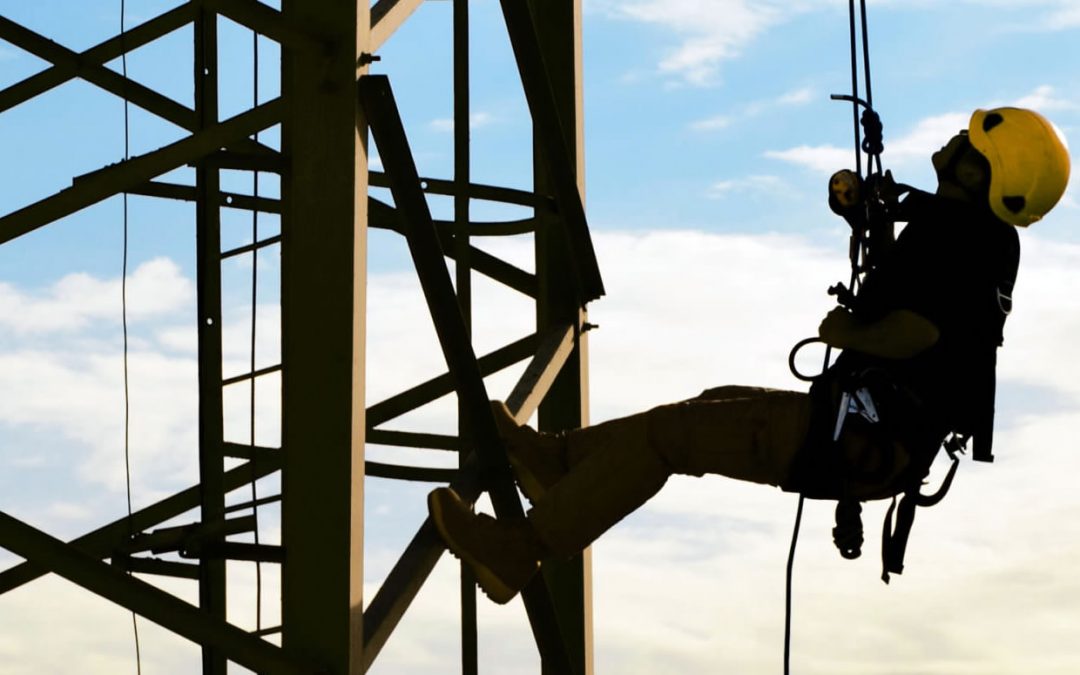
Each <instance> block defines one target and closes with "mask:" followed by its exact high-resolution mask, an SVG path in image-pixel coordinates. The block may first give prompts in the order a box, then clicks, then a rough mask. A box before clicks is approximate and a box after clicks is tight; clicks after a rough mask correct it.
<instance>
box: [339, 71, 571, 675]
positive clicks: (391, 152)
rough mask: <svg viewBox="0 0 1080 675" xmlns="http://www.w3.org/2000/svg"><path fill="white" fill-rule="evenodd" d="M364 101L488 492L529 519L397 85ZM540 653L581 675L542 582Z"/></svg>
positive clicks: (364, 88)
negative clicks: (433, 214) (407, 128)
mask: <svg viewBox="0 0 1080 675" xmlns="http://www.w3.org/2000/svg"><path fill="white" fill-rule="evenodd" d="M358 87H359V94H360V100H361V102H362V103H363V107H364V110H365V111H366V113H367V116H368V120H369V121H370V124H371V134H372V137H373V138H374V140H375V143H376V145H378V147H379V156H380V157H381V158H382V160H383V166H384V167H385V168H386V173H387V174H388V175H389V176H390V183H391V188H390V189H391V192H392V193H393V195H394V203H395V204H397V205H398V212H399V213H400V214H401V216H402V225H403V227H404V228H405V230H406V232H407V233H408V234H407V236H406V240H407V241H408V244H409V252H410V254H411V255H412V258H413V263H414V265H415V267H416V271H417V275H418V276H419V278H420V284H421V286H422V287H423V291H424V297H425V298H426V300H427V304H428V309H429V311H430V312H431V317H432V320H433V322H434V324H435V331H436V333H437V334H438V336H439V343H440V346H441V347H442V351H443V356H444V357H445V359H446V364H447V368H448V370H449V371H450V374H451V376H452V377H453V378H454V381H455V389H456V390H457V392H458V397H459V399H460V400H461V401H463V403H464V406H465V407H464V409H465V411H466V412H467V414H468V417H467V419H468V424H469V428H470V430H471V431H472V433H473V438H474V440H475V442H476V453H477V455H478V456H479V458H480V466H481V472H482V474H483V475H482V480H483V481H484V487H485V488H486V489H487V491H488V493H489V494H490V495H491V502H492V505H493V506H494V507H495V512H496V513H497V514H498V516H499V517H500V518H505V519H508V520H513V519H523V518H524V517H525V514H524V512H523V511H522V508H521V501H520V498H519V497H518V494H517V489H516V488H515V487H514V482H513V477H512V475H511V474H510V470H509V464H508V463H507V460H506V451H505V449H504V448H503V445H502V440H501V439H500V438H499V434H498V431H497V430H496V428H495V418H494V417H493V415H492V413H491V409H490V407H489V405H488V395H487V390H486V388H485V386H484V381H483V378H482V377H481V375H480V371H479V368H478V367H477V364H476V354H475V353H474V352H473V348H472V344H471V342H470V339H469V335H468V331H467V329H466V326H465V322H464V319H463V318H462V316H461V312H460V310H459V308H458V306H457V300H456V298H455V296H454V288H453V284H452V283H451V281H450V273H449V272H448V271H447V268H446V263H445V261H444V258H443V253H442V249H441V248H440V246H439V239H438V235H437V233H436V231H435V227H434V224H433V223H432V220H431V213H430V212H429V211H428V207H427V202H426V201H425V200H424V195H423V192H422V191H421V189H420V176H419V175H418V174H417V172H416V164H415V163H414V161H413V158H412V153H411V151H410V150H409V146H408V141H407V140H406V138H405V129H404V127H403V126H402V123H401V117H400V115H399V113H398V110H397V105H396V103H395V101H394V95H393V92H392V90H391V88H390V81H389V80H388V79H387V78H386V77H385V76H379V75H371V76H367V77H363V78H360V81H359V83H358ZM522 600H523V601H524V603H525V611H526V612H527V613H528V615H529V623H530V624H531V625H532V629H533V635H534V637H535V638H536V644H537V647H538V648H539V650H540V653H541V655H542V657H543V659H544V660H545V662H547V663H551V664H558V666H560V667H562V672H563V673H568V674H569V673H576V672H578V670H579V669H578V668H576V667H574V664H572V663H571V661H570V658H569V655H568V654H567V651H566V645H565V643H564V641H563V637H562V635H561V634H560V632H559V626H558V622H557V620H556V618H555V609H554V607H553V605H552V602H551V598H550V596H549V594H548V591H547V586H546V582H545V581H544V579H543V577H542V576H541V575H537V576H536V578H534V580H533V582H532V583H530V584H529V586H528V587H527V588H526V589H525V590H524V591H522Z"/></svg>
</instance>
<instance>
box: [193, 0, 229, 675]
mask: <svg viewBox="0 0 1080 675" xmlns="http://www.w3.org/2000/svg"><path fill="white" fill-rule="evenodd" d="M194 33H195V59H194V64H193V66H194V67H193V69H192V75H193V77H194V82H195V115H196V124H197V125H198V129H199V131H202V130H205V129H207V128H208V127H210V126H212V125H213V124H214V123H215V122H216V121H217V118H218V81H219V78H218V39H217V16H216V15H215V14H214V13H213V12H211V11H209V10H207V9H206V8H200V9H199V13H198V15H197V16H196V18H195V25H194ZM194 192H195V199H196V203H195V267H196V286H197V288H196V331H197V334H198V362H199V371H198V386H199V426H198V429H199V486H200V488H201V491H200V492H201V496H200V500H199V501H200V504H199V507H200V517H201V519H202V527H203V528H206V529H208V530H210V531H214V530H220V529H221V528H219V527H218V526H220V525H224V523H225V483H224V474H225V452H224V447H223V444H224V442H225V420H224V404H223V395H222V391H221V389H222V385H221V358H222V344H221V341H222V324H221V208H220V207H219V206H218V200H219V199H220V198H221V195H220V192H221V177H220V173H219V171H218V169H217V168H216V167H213V166H207V165H206V164H205V163H202V162H196V165H195V188H194ZM224 541H225V533H224V531H223V530H222V531H218V533H217V534H216V535H211V541H210V543H211V544H213V543H218V544H220V543H222V542H224ZM227 582H228V579H227V577H226V574H225V561H224V560H222V559H218V558H206V559H202V560H200V561H199V608H200V609H201V610H202V611H203V612H204V613H205V614H206V615H207V616H208V617H211V618H212V619H215V620H218V621H225V619H226V616H227V615H226V606H225V605H226V601H227V597H228V593H227V589H226V584H227ZM202 665H203V667H202V675H226V673H227V672H228V669H229V665H228V663H227V662H226V660H225V655H224V654H222V653H221V651H220V650H219V649H216V648H215V647H214V646H213V645H205V644H204V645H202Z"/></svg>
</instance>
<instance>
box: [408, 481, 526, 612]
mask: <svg viewBox="0 0 1080 675" xmlns="http://www.w3.org/2000/svg"><path fill="white" fill-rule="evenodd" d="M428 511H429V512H430V513H431V520H432V521H433V522H434V523H435V528H436V529H438V531H439V534H440V535H442V538H443V541H444V542H446V546H447V548H449V549H450V552H451V553H453V554H454V555H455V556H456V557H457V558H459V559H460V560H461V561H463V562H465V563H467V564H468V565H469V567H471V568H472V571H473V574H474V575H475V576H476V582H477V583H478V584H479V585H480V590H482V591H483V592H484V594H485V595H487V596H488V597H489V598H491V600H492V602H495V603H498V604H500V605H505V604H506V603H508V602H510V600H512V599H513V597H514V596H515V595H517V594H518V592H519V591H520V590H521V589H522V588H524V587H525V586H526V584H528V583H529V581H530V580H531V579H532V578H533V575H535V574H536V571H537V570H538V569H540V562H539V561H540V558H541V557H543V555H544V546H543V544H542V543H540V540H539V539H537V538H536V534H535V532H534V531H533V529H532V526H531V525H530V524H529V522H528V521H526V520H521V521H514V522H503V521H500V520H496V519H495V518H492V517H491V516H489V515H487V514H486V513H474V512H473V511H472V510H471V509H470V508H469V506H468V505H467V504H466V503H465V502H463V501H462V500H461V497H459V496H458V494H457V493H456V492H454V491H453V490H452V489H450V488H438V489H436V490H432V491H431V493H430V494H429V495H428Z"/></svg>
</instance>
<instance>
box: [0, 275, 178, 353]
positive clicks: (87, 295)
mask: <svg viewBox="0 0 1080 675" xmlns="http://www.w3.org/2000/svg"><path fill="white" fill-rule="evenodd" d="M120 286H121V282H120V279H118V278H117V279H107V280H101V279H97V278H94V277H92V276H90V275H87V274H78V273H77V274H70V275H68V276H65V277H64V278H62V279H60V280H59V281H57V282H56V283H55V284H53V285H52V287H50V288H49V289H47V290H45V291H40V292H26V291H22V290H19V289H16V288H15V287H14V286H12V285H11V284H10V283H0V329H7V330H10V331H12V332H14V333H16V334H42V333H53V332H70V331H75V330H79V329H82V328H85V327H86V326H87V325H89V324H90V323H91V322H93V321H100V320H112V321H116V320H119V317H120V297H121V292H120ZM127 298H128V319H129V321H140V320H143V319H147V318H150V317H155V316H162V315H164V314H167V313H169V312H173V311H176V310H177V309H178V308H180V307H181V306H183V305H184V304H186V303H189V302H190V301H191V300H192V299H193V298H194V286H193V284H192V283H191V281H190V280H188V279H186V278H185V277H184V276H183V275H182V274H181V273H180V268H179V267H178V266H177V265H176V263H174V262H172V261H171V260H168V259H166V258H158V259H155V260H151V261H149V262H146V263H143V264H141V265H139V266H138V267H137V268H136V269H135V270H134V272H132V273H131V275H130V276H129V277H128V281H127Z"/></svg>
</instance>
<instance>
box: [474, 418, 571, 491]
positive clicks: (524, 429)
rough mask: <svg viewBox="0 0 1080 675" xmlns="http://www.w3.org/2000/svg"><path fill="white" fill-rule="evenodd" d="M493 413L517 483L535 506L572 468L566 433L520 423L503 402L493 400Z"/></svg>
mask: <svg viewBox="0 0 1080 675" xmlns="http://www.w3.org/2000/svg"><path fill="white" fill-rule="evenodd" d="M491 412H492V413H494V415H495V425H496V426H497V427H498V429H499V436H501V437H502V439H503V441H505V443H506V455H507V457H508V458H509V459H510V466H511V467H512V468H513V469H514V476H515V477H516V478H517V482H518V486H519V487H520V488H521V491H522V492H523V493H524V494H525V497H526V498H527V499H528V500H529V503H530V504H533V505H536V503H537V502H538V501H540V499H542V498H543V496H544V494H545V493H546V492H547V491H548V490H549V489H550V488H551V487H552V486H553V485H555V484H556V483H558V482H559V481H560V480H562V477H563V476H565V475H566V472H567V471H568V470H569V467H568V466H567V459H566V435H565V434H549V433H541V432H538V431H535V430H534V429H532V428H531V427H528V426H524V425H521V424H518V423H517V420H515V419H514V415H513V414H512V413H511V412H510V409H509V408H507V407H506V404H505V403H503V402H502V401H492V402H491Z"/></svg>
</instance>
